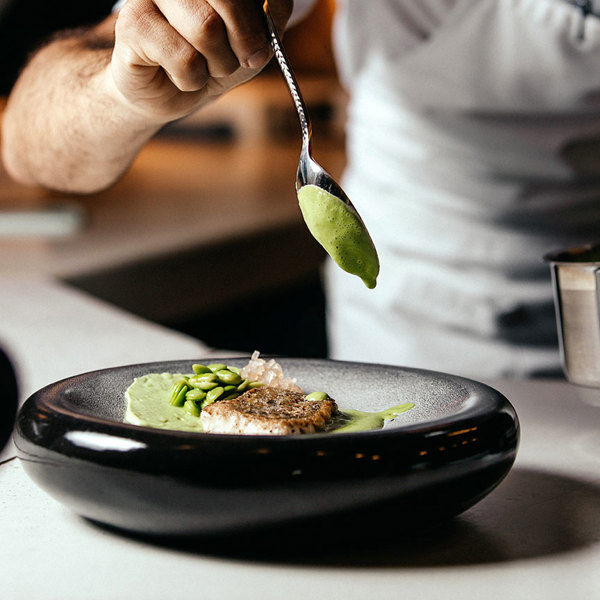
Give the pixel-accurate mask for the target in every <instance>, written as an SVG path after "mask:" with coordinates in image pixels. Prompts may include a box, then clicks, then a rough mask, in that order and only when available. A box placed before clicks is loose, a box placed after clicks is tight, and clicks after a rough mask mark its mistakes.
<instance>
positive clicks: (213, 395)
mask: <svg viewBox="0 0 600 600" xmlns="http://www.w3.org/2000/svg"><path fill="white" fill-rule="evenodd" d="M224 391H225V390H224V389H223V388H222V387H221V386H219V387H216V388H213V389H212V390H210V391H209V392H207V394H206V399H207V400H210V402H211V403H212V402H214V401H215V400H217V399H218V398H219V396H221V395H222V394H223V392H224Z"/></svg>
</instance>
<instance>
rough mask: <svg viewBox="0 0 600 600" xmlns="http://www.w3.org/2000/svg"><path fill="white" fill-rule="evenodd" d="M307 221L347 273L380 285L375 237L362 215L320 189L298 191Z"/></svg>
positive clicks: (311, 229)
mask: <svg viewBox="0 0 600 600" xmlns="http://www.w3.org/2000/svg"><path fill="white" fill-rule="evenodd" d="M298 202H299V204H300V210H301V211H302V216H303V217H304V221H305V222H306V225H307V227H308V229H309V231H310V232H311V233H312V235H313V237H314V238H315V239H316V240H317V241H318V242H319V244H321V246H323V248H325V250H326V251H327V253H328V254H329V256H331V258H333V260H334V261H335V262H336V263H337V264H338V266H339V267H340V268H341V269H343V270H344V271H346V272H348V273H351V274H352V275H357V276H358V277H360V278H361V279H362V280H363V281H364V283H365V285H366V286H367V287H368V288H369V289H372V288H374V287H375V286H376V285H377V275H378V274H379V259H378V257H377V250H375V246H374V245H373V241H372V240H371V236H370V235H369V232H368V231H367V228H366V227H365V225H364V223H363V222H362V220H361V218H360V216H359V215H358V213H357V212H356V211H355V210H353V208H352V207H350V206H348V205H347V204H346V203H345V202H344V201H342V200H340V199H339V198H338V197H337V196H334V195H333V194H330V193H329V192H326V191H325V190H323V189H321V188H319V187H317V186H316V185H304V186H302V187H301V188H300V189H299V190H298Z"/></svg>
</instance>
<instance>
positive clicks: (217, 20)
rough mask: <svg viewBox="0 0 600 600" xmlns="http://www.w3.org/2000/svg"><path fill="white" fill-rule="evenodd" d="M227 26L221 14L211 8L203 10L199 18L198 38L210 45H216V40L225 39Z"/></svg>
mask: <svg viewBox="0 0 600 600" xmlns="http://www.w3.org/2000/svg"><path fill="white" fill-rule="evenodd" d="M224 29H225V25H224V23H223V21H222V19H221V17H220V16H219V14H218V13H217V12H216V11H215V10H214V9H213V8H212V7H211V6H206V7H205V8H203V9H202V10H201V11H200V12H199V14H198V18H197V29H196V31H197V32H198V37H200V38H201V39H204V40H206V41H207V42H208V43H210V42H212V43H214V42H215V40H221V39H222V38H223V33H224Z"/></svg>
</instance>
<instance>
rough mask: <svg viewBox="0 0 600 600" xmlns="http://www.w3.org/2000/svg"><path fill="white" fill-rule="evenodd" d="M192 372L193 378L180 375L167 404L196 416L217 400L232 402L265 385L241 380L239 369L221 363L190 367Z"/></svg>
mask: <svg viewBox="0 0 600 600" xmlns="http://www.w3.org/2000/svg"><path fill="white" fill-rule="evenodd" d="M192 369H193V371H194V374H193V375H189V376H188V375H183V376H182V377H181V379H179V380H177V381H176V382H175V383H174V384H173V386H172V387H171V391H170V398H169V402H170V403H171V405H172V406H183V408H184V409H185V410H186V411H187V412H188V413H190V414H191V415H193V416H195V417H199V416H200V412H201V411H202V409H203V408H205V407H206V406H208V405H209V404H212V403H213V402H216V401H217V400H231V399H232V398H237V397H238V396H239V395H241V394H243V393H244V392H245V391H246V390H249V389H252V388H256V387H261V386H262V385H264V384H263V383H262V382H260V381H248V379H244V378H243V377H242V375H241V371H240V369H238V368H237V367H228V366H227V365H225V364H223V363H213V364H210V365H206V366H204V365H192Z"/></svg>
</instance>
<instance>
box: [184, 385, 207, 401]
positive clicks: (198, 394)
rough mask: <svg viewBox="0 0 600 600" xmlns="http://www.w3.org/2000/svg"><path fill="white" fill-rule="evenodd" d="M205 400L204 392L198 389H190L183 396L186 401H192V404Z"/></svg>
mask: <svg viewBox="0 0 600 600" xmlns="http://www.w3.org/2000/svg"><path fill="white" fill-rule="evenodd" d="M204 398H206V392H205V391H203V390H200V389H198V388H192V389H191V390H189V391H188V393H187V394H186V395H185V399H186V400H192V401H193V402H198V401H199V400H204Z"/></svg>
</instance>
